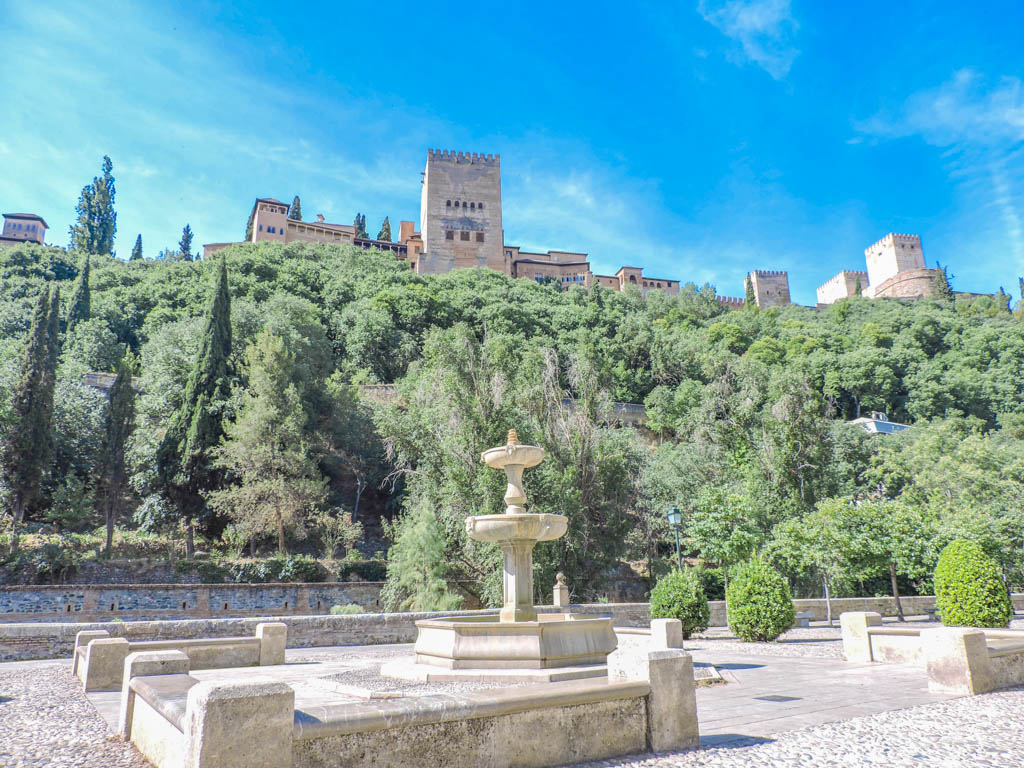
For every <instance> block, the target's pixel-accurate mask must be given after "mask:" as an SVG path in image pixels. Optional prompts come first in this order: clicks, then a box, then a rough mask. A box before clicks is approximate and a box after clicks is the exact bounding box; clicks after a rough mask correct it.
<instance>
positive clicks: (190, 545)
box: [185, 520, 196, 560]
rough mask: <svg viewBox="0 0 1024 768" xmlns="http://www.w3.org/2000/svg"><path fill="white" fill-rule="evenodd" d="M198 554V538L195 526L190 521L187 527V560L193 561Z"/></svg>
mask: <svg viewBox="0 0 1024 768" xmlns="http://www.w3.org/2000/svg"><path fill="white" fill-rule="evenodd" d="M195 553H196V537H195V526H194V525H193V524H192V521H191V520H189V521H188V525H186V526H185V559H186V560H191V559H192V557H193V556H194V555H195Z"/></svg>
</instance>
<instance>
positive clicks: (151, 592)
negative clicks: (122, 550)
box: [0, 581, 384, 623]
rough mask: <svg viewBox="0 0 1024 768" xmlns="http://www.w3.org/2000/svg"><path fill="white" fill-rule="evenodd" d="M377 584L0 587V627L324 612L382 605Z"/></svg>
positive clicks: (368, 582) (353, 582) (375, 608)
mask: <svg viewBox="0 0 1024 768" xmlns="http://www.w3.org/2000/svg"><path fill="white" fill-rule="evenodd" d="M383 586H384V583H383V582H379V581H349V582H325V583H303V584H95V585H78V584H68V585H57V586H5V587H0V622H5V623H6V622H12V621H68V622H82V621H109V620H110V619H112V618H115V617H116V618H119V619H121V620H122V621H137V620H157V619H193V618H195V619H198V618H208V617H214V616H216V617H235V616H238V617H241V616H285V615H292V614H300V615H301V614H315V613H326V612H328V611H330V609H331V606H334V605H349V604H353V603H354V604H356V605H359V606H360V607H362V608H363V609H364V610H367V611H375V610H378V609H379V606H380V590H381V587H383Z"/></svg>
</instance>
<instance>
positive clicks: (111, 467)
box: [99, 349, 135, 557]
mask: <svg viewBox="0 0 1024 768" xmlns="http://www.w3.org/2000/svg"><path fill="white" fill-rule="evenodd" d="M134 369H135V358H134V356H133V355H132V353H131V352H130V351H129V350H127V349H126V350H125V353H124V357H122V358H121V360H120V362H119V363H118V364H117V378H115V379H114V385H113V386H112V387H111V388H110V404H109V405H108V407H107V412H106V415H105V416H104V419H103V447H102V450H101V451H100V460H99V473H100V476H99V500H100V505H101V507H102V510H103V517H104V519H105V521H106V524H107V545H106V554H107V557H110V548H111V546H112V544H113V541H114V522H115V520H116V518H117V512H118V508H119V507H120V505H121V504H122V503H123V501H124V496H125V490H126V489H127V487H128V470H127V467H126V466H125V446H126V444H127V442H128V437H129V435H131V433H132V429H133V428H134V426H135V389H134V388H133V387H132V373H133V372H134Z"/></svg>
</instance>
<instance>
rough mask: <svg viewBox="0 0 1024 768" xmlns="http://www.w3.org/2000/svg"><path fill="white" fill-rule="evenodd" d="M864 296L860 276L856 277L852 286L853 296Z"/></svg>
mask: <svg viewBox="0 0 1024 768" xmlns="http://www.w3.org/2000/svg"><path fill="white" fill-rule="evenodd" d="M863 294H864V287H863V286H862V285H861V284H860V275H857V282H855V283H854V284H853V295H854V296H862V295H863Z"/></svg>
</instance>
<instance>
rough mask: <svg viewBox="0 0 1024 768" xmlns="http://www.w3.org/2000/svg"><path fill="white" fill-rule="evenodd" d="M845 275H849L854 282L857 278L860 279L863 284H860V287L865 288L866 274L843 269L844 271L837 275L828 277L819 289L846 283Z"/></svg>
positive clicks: (866, 282) (866, 283)
mask: <svg viewBox="0 0 1024 768" xmlns="http://www.w3.org/2000/svg"><path fill="white" fill-rule="evenodd" d="M847 275H850V276H851V277H852V278H853V279H854V280H856V279H857V278H858V277H859V278H862V280H863V282H862V283H861V286H862V287H864V288H867V285H868V273H867V272H861V271H859V270H856V269H844V270H842V271H840V272H839V273H838V274H836V275H833V276H832V277H830V278H829V279H828V280H826V281H825V282H824V283H822V284H821V285H820V286H819V287H821V288H826V287H828V286H832V285H841V284H845V283H846V276H847Z"/></svg>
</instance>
